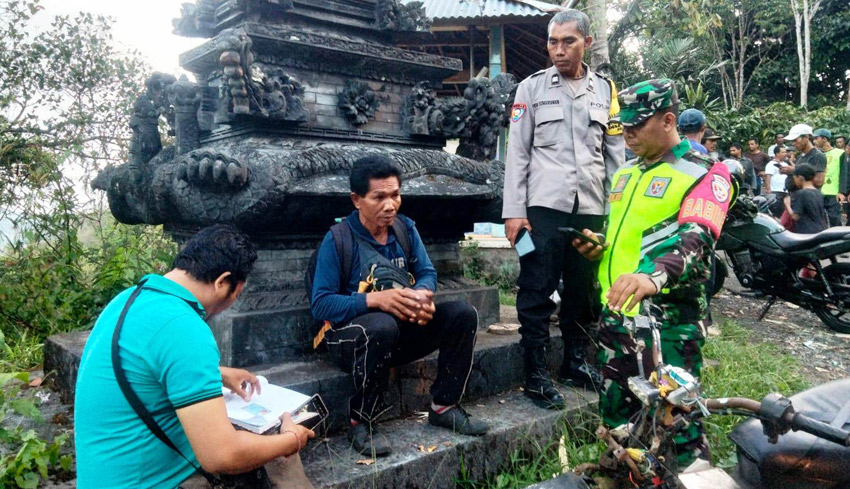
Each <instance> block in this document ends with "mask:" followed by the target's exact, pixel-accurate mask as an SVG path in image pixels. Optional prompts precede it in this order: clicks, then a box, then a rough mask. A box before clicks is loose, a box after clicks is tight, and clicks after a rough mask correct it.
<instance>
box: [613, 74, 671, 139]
mask: <svg viewBox="0 0 850 489" xmlns="http://www.w3.org/2000/svg"><path fill="white" fill-rule="evenodd" d="M678 103H679V97H678V95H677V94H676V83H675V82H674V81H673V80H670V79H668V78H661V79H658V80H646V81H642V82H640V83H636V84H634V85H632V86H630V87H629V88H627V89H625V90H623V91H622V92H620V122H621V123H622V124H623V125H624V126H626V127H629V126H636V125H638V124H640V123H641V122H643V121H645V120H647V119H649V118H650V117H652V115H653V114H655V113H656V112H657V111H658V110H660V109H665V108H667V107H671V106H674V105H678Z"/></svg>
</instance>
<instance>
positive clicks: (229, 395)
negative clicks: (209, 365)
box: [222, 376, 314, 433]
mask: <svg viewBox="0 0 850 489" xmlns="http://www.w3.org/2000/svg"><path fill="white" fill-rule="evenodd" d="M257 379H258V380H259V381H260V392H261V393H260V394H257V393H253V395H252V396H251V400H250V401H245V400H244V399H242V398H241V397H239V395H238V394H235V393H233V392H232V391H231V390H230V389H228V388H226V387H224V388H222V392H223V394H224V404H225V406H226V407H227V417H228V418H230V422H231V423H233V424H234V425H236V426H239V427H241V428H244V429H246V430H249V431H253V432H254V433H265V432H266V431H269V430H271V429H272V428H275V427H277V425H279V424H280V417H281V416H282V415H283V413H290V415H291V416H292V418H293V421H294V422H295V423H298V422H299V421H300V420H301V418H300V417H298V414H299V413H298V411H299V410H301V408H303V407H304V406H305V405H306V404H307V403H308V402H309V401H310V399H311V397H310V396H308V395H306V394H302V393H300V392H295V391H294V390H291V389H286V388H284V387H280V386H278V385H273V384H269V381H268V380H267V379H266V378H265V377H263V376H257ZM309 414H314V413H304V415H309Z"/></svg>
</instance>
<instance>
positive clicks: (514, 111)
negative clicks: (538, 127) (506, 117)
mask: <svg viewBox="0 0 850 489" xmlns="http://www.w3.org/2000/svg"><path fill="white" fill-rule="evenodd" d="M526 110H528V107H527V106H526V105H525V104H514V105H513V106H512V107H511V122H519V120H520V119H522V116H524V115H525V112H526Z"/></svg>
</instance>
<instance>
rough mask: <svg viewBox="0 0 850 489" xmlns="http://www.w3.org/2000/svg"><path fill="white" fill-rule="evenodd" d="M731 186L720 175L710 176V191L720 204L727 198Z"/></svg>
mask: <svg viewBox="0 0 850 489" xmlns="http://www.w3.org/2000/svg"><path fill="white" fill-rule="evenodd" d="M731 187H732V186H731V184H730V183H729V181H728V180H726V179H725V178H723V177H722V176H720V175H716V174H715V175H712V176H711V192H712V193H713V194H714V198H715V199H717V202H720V203H721V204H722V203H724V202H726V201H727V200H729V193H730V191H731Z"/></svg>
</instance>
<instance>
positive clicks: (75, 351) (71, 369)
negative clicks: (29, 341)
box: [44, 331, 90, 402]
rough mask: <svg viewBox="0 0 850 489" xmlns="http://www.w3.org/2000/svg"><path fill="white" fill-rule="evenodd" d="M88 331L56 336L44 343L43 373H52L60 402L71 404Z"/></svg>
mask: <svg viewBox="0 0 850 489" xmlns="http://www.w3.org/2000/svg"><path fill="white" fill-rule="evenodd" d="M89 333H90V332H89V331H76V332H73V333H64V334H57V335H53V336H51V337H49V338H47V339H46V340H45V341H44V371H45V372H50V373H52V375H53V376H54V377H53V379H54V380H53V381H54V383H55V384H56V386H57V388H58V390H59V392H60V394H61V395H62V400H63V401H65V402H71V401H73V399H74V390H75V387H76V383H77V371H78V370H79V368H80V360H81V359H82V357H83V348H84V347H85V346H86V341H87V340H88V339H89Z"/></svg>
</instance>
